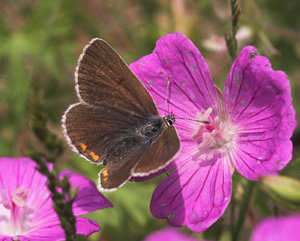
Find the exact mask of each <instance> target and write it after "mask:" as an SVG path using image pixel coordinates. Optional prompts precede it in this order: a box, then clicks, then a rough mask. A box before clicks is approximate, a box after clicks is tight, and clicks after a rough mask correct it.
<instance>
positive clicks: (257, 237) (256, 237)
mask: <svg viewBox="0 0 300 241" xmlns="http://www.w3.org/2000/svg"><path fill="white" fill-rule="evenodd" d="M250 241H300V216H299V215H291V216H287V217H269V218H266V219H264V220H263V221H262V222H260V223H259V224H258V225H257V226H256V227H255V229H254V231H253V232H252V235H251V238H250Z"/></svg>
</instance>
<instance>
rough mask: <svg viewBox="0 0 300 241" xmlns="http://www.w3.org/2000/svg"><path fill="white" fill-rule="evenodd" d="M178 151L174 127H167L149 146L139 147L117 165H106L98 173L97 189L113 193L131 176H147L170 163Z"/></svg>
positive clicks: (178, 143) (177, 140)
mask: <svg viewBox="0 0 300 241" xmlns="http://www.w3.org/2000/svg"><path fill="white" fill-rule="evenodd" d="M179 149H180V141H179V139H178V135H177V131H176V129H175V127H174V126H167V127H166V128H165V129H164V131H163V132H162V133H161V135H160V136H159V137H158V138H156V139H155V140H154V141H153V142H152V143H151V144H144V145H140V146H139V148H136V149H135V151H134V152H132V153H130V154H129V155H128V156H127V157H126V158H125V160H123V161H122V163H120V164H119V165H114V164H112V165H107V167H106V168H105V169H103V170H102V171H101V172H100V173H99V183H98V188H99V190H102V191H113V190H115V189H116V188H118V187H120V186H122V185H123V184H124V183H125V182H126V181H127V180H128V179H129V178H130V177H131V176H147V175H149V174H151V173H153V172H156V171H158V170H160V169H162V168H163V167H165V166H166V165H167V164H168V163H170V162H171V161H172V158H173V157H174V156H175V154H176V153H177V152H178V151H179Z"/></svg>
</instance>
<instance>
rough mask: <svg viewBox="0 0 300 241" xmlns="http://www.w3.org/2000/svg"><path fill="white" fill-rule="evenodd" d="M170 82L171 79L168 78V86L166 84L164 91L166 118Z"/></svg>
mask: <svg viewBox="0 0 300 241" xmlns="http://www.w3.org/2000/svg"><path fill="white" fill-rule="evenodd" d="M170 82H171V77H170V76H168V84H167V89H166V99H165V116H167V102H168V92H169V85H170Z"/></svg>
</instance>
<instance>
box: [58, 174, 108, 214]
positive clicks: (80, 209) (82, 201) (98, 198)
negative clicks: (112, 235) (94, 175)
mask: <svg viewBox="0 0 300 241" xmlns="http://www.w3.org/2000/svg"><path fill="white" fill-rule="evenodd" d="M59 176H60V177H64V176H67V177H69V181H70V184H71V186H72V187H79V189H78V192H77V196H76V199H75V201H74V203H73V213H74V215H81V214H86V213H89V212H93V211H96V210H99V209H104V208H108V207H112V204H111V203H110V202H109V201H108V200H107V199H106V198H105V197H104V196H103V195H102V194H101V193H100V192H99V191H98V189H97V187H96V184H95V183H94V182H92V181H91V180H89V179H87V178H85V177H83V176H81V175H78V174H76V173H74V172H71V171H68V170H63V171H62V172H61V173H60V175H59Z"/></svg>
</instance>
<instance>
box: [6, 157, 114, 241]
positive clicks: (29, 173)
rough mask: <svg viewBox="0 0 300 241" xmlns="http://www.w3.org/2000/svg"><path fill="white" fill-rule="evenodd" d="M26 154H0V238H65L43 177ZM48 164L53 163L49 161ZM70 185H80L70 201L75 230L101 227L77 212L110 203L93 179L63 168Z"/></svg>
mask: <svg viewBox="0 0 300 241" xmlns="http://www.w3.org/2000/svg"><path fill="white" fill-rule="evenodd" d="M36 166H37V165H36V163H35V162H34V161H32V160H30V159H28V158H0V190H1V196H0V240H12V238H15V239H17V238H18V240H21V241H22V240H24V241H25V240H26V241H27V240H31V241H32V240H33V241H35V240H36V241H37V240H49V241H50V240H51V241H55V240H64V239H65V234H64V231H63V229H62V228H61V226H60V221H59V219H58V216H57V214H56V213H55V211H54V210H53V208H52V204H53V203H52V200H51V197H50V192H49V190H48V188H47V185H46V182H47V180H46V177H45V176H43V175H42V174H40V173H39V172H38V171H37V170H36V169H35V168H36ZM49 168H50V169H51V168H52V165H50V164H49ZM59 176H60V177H63V176H68V177H69V181H70V184H71V185H72V186H73V187H77V186H79V190H78V195H77V197H76V199H75V201H74V203H73V213H74V215H76V229H77V234H82V235H85V236H88V235H90V234H92V233H94V232H97V231H99V230H100V227H99V225H98V224H97V223H96V222H95V221H93V220H90V219H88V218H85V217H80V216H77V215H81V214H86V213H89V212H93V211H95V210H99V209H103V208H107V207H112V205H111V203H110V202H109V201H108V200H107V199H106V198H105V197H104V196H103V195H102V194H101V193H99V192H98V190H97V187H96V185H95V183H93V182H92V181H90V180H88V179H86V178H85V177H82V176H80V175H78V174H76V173H73V172H71V171H67V170H65V171H62V172H61V173H60V175H59Z"/></svg>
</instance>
